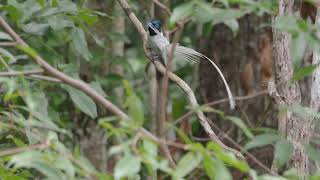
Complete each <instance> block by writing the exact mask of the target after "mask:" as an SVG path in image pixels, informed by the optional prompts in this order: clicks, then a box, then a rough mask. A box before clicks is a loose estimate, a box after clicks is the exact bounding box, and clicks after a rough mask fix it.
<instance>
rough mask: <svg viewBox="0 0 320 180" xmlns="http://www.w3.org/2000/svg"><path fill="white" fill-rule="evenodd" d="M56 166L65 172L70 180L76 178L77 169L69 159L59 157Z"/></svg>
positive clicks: (55, 162)
mask: <svg viewBox="0 0 320 180" xmlns="http://www.w3.org/2000/svg"><path fill="white" fill-rule="evenodd" d="M54 166H55V167H57V168H59V169H61V170H63V171H65V172H66V174H67V175H68V179H72V178H74V176H75V169H74V167H73V164H72V162H71V161H70V160H69V159H68V158H66V157H64V156H63V155H60V156H58V158H57V159H56V160H55V161H54Z"/></svg>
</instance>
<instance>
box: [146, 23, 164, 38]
mask: <svg viewBox="0 0 320 180" xmlns="http://www.w3.org/2000/svg"><path fill="white" fill-rule="evenodd" d="M148 30H149V34H150V36H154V35H157V34H158V33H160V32H161V22H160V21H159V20H152V21H150V23H148Z"/></svg>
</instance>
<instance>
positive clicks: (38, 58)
mask: <svg viewBox="0 0 320 180" xmlns="http://www.w3.org/2000/svg"><path fill="white" fill-rule="evenodd" d="M0 26H2V27H3V29H4V30H5V31H6V32H7V33H8V34H9V35H10V36H11V37H12V38H13V39H14V40H15V41H16V42H17V45H16V47H17V48H19V49H20V50H22V51H23V48H28V47H29V45H28V44H27V43H26V42H24V41H23V40H22V39H21V38H20V36H19V35H18V34H17V33H16V32H15V31H14V30H13V29H12V28H11V27H10V26H9V24H8V23H7V22H6V21H5V20H4V19H3V18H2V17H1V16H0ZM24 52H25V53H27V54H28V55H30V57H32V58H33V59H34V60H35V61H36V62H37V64H39V65H40V67H42V68H43V69H44V70H45V71H46V72H47V73H48V74H50V75H51V76H53V77H55V78H57V79H59V80H61V81H62V82H64V83H66V84H68V85H70V86H73V87H75V88H76V89H79V90H81V91H83V92H84V93H86V94H87V95H88V96H89V97H91V98H92V99H93V100H95V101H96V102H97V103H100V104H101V105H103V107H105V108H106V109H108V110H109V111H110V112H111V113H113V114H115V115H117V116H119V117H120V118H122V119H127V118H128V116H127V115H126V114H125V113H124V112H123V111H122V110H121V109H119V108H118V107H117V106H115V105H114V104H112V103H111V102H110V101H109V100H107V99H105V98H104V97H103V96H101V95H100V94H99V93H97V92H96V91H95V90H94V89H92V88H91V87H90V86H89V85H88V84H86V83H85V82H83V81H81V80H78V79H73V78H71V77H70V76H67V75H66V74H64V73H62V72H60V71H59V70H57V69H55V68H54V67H52V66H51V65H50V64H48V63H47V62H46V61H45V60H44V59H43V58H42V57H41V56H40V55H38V54H31V53H28V52H26V51H24Z"/></svg>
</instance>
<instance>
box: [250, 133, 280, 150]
mask: <svg viewBox="0 0 320 180" xmlns="http://www.w3.org/2000/svg"><path fill="white" fill-rule="evenodd" d="M280 139H281V137H280V136H279V135H277V134H261V135H258V136H255V137H254V138H253V139H252V140H251V141H249V142H248V143H247V144H246V145H245V147H244V148H245V149H246V150H248V149H252V148H256V147H261V146H265V145H268V144H271V143H273V142H275V141H278V140H280Z"/></svg>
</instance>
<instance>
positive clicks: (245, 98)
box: [175, 90, 268, 123]
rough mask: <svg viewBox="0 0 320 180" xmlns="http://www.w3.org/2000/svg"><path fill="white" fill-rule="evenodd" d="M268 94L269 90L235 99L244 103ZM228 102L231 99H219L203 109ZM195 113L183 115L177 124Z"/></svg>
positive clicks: (204, 105)
mask: <svg viewBox="0 0 320 180" xmlns="http://www.w3.org/2000/svg"><path fill="white" fill-rule="evenodd" d="M267 93H268V91H267V90H263V91H260V92H257V93H255V94H251V95H247V96H238V97H234V100H236V101H244V100H248V99H252V98H255V97H258V96H261V95H265V94H267ZM227 102H229V99H228V98H223V99H219V100H216V101H212V102H209V103H206V104H203V105H202V107H206V106H214V105H217V104H221V103H227ZM193 113H194V111H192V110H191V111H188V112H187V113H185V114H184V115H182V116H181V117H179V118H178V119H177V120H176V121H175V123H178V122H181V121H183V120H185V119H187V118H189V117H190V116H191V115H192V114H193Z"/></svg>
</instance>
